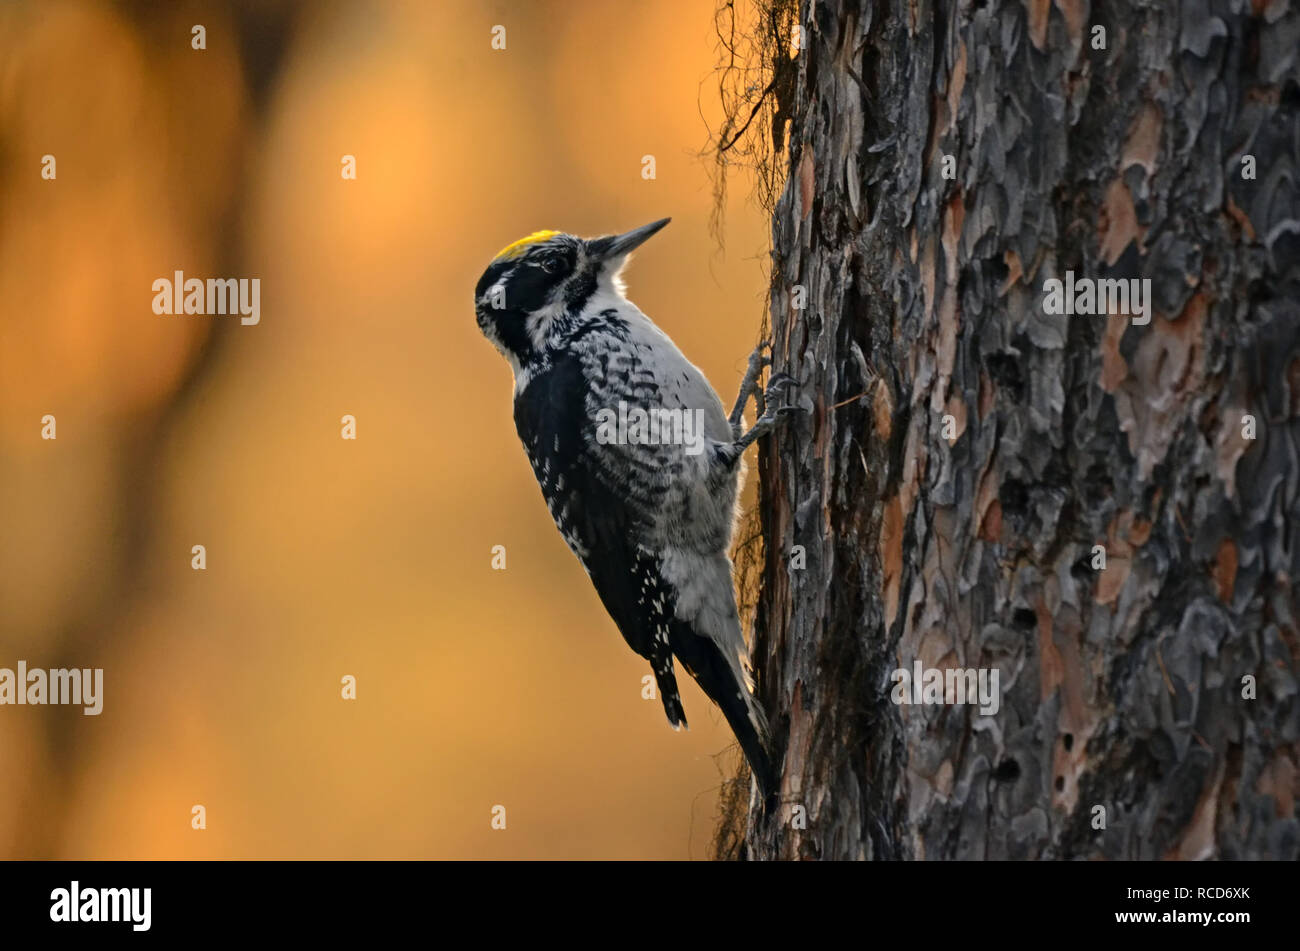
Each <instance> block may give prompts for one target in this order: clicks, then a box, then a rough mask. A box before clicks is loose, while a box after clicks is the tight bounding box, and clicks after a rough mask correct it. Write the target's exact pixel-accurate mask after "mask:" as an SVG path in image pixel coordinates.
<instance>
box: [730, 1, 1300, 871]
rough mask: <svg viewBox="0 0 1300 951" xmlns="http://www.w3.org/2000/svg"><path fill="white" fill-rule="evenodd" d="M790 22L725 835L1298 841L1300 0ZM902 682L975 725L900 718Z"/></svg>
mask: <svg viewBox="0 0 1300 951" xmlns="http://www.w3.org/2000/svg"><path fill="white" fill-rule="evenodd" d="M777 2H778V3H779V0H777ZM798 22H799V23H800V24H801V25H802V33H803V49H802V50H801V51H800V52H799V53H798V54H797V56H796V57H795V59H794V61H793V68H794V71H795V73H796V74H797V77H796V79H795V84H794V87H793V88H792V96H793V98H792V99H791V100H790V101H789V102H788V103H787V104H786V106H785V107H783V110H782V111H783V112H784V111H788V113H789V117H790V119H791V126H790V130H789V145H788V147H789V153H788V158H789V176H788V181H787V183H786V187H785V190H784V192H783V193H782V195H781V197H780V199H779V200H778V202H777V205H776V209H775V215H774V243H775V248H774V258H773V261H774V264H773V276H772V299H771V318H772V330H773V337H774V341H775V348H774V349H775V366H774V370H777V371H783V372H786V373H789V374H791V375H792V376H793V377H795V379H796V380H798V381H799V383H800V384H801V391H802V397H801V398H802V399H803V401H804V403H805V406H806V408H807V410H808V412H806V413H804V414H800V415H798V416H796V417H794V418H793V419H792V421H791V422H790V423H789V424H788V425H787V426H786V427H785V429H784V430H783V431H781V432H779V434H778V435H777V436H775V437H774V438H773V440H772V442H771V444H770V445H768V446H766V447H764V449H763V450H762V453H761V456H760V478H761V485H760V511H761V518H762V520H763V535H764V537H765V538H766V539H767V565H766V568H765V570H764V574H763V578H762V585H763V587H762V593H761V596H760V599H759V603H758V607H757V613H756V619H755V628H756V630H755V637H756V642H757V644H756V657H757V659H758V660H757V665H758V668H759V669H758V679H759V685H760V693H761V695H762V697H763V700H764V702H765V703H766V705H767V707H768V710H769V712H770V713H771V715H772V725H773V735H774V737H775V739H774V743H775V745H776V747H777V749H776V758H777V761H778V762H779V761H780V760H781V759H782V757H784V765H783V767H782V792H781V806H780V808H779V809H778V810H776V811H774V812H772V813H771V814H768V815H765V814H764V813H763V810H762V808H761V805H760V804H757V803H756V804H754V806H753V807H752V808H751V811H750V814H749V817H748V828H747V829H746V831H745V835H744V842H745V852H746V853H747V854H748V855H749V856H750V857H753V858H825V859H832V858H834V859H839V858H963V859H982V858H991V859H995V858H1130V859H1152V858H1202V857H1217V858H1229V859H1238V858H1262V857H1274V858H1295V857H1296V856H1297V854H1298V853H1300V826H1298V825H1297V815H1296V805H1295V803H1296V793H1297V785H1298V784H1297V760H1298V759H1300V750H1298V748H1297V734H1298V732H1300V714H1298V712H1297V711H1298V704H1297V681H1296V671H1297V668H1298V666H1300V664H1298V661H1300V657H1298V655H1300V639H1298V636H1297V627H1296V623H1297V622H1296V618H1297V608H1296V596H1295V589H1294V584H1295V581H1296V579H1297V578H1298V577H1300V505H1298V504H1297V496H1298V494H1300V303H1298V301H1300V293H1298V292H1297V289H1298V287H1300V197H1298V195H1297V188H1296V179H1297V176H1298V175H1300V132H1298V131H1297V130H1298V129H1300V4H1288V3H1287V2H1286V0H1184V2H1180V3H1163V2H1161V3H1139V2H1114V3H1091V4H1090V3H1089V2H1087V0H1055V2H1049V0H1024V2H1013V0H990V2H970V0H960V2H959V0H882V2H878V3H872V2H870V0H814V2H812V3H811V4H809V3H808V2H807V0H804V3H803V4H802V6H801V9H800V10H799V12H798ZM1098 28H1101V29H1098ZM788 65H789V64H787V66H788ZM946 156H951V157H952V158H951V160H950V162H949V164H948V171H949V172H950V173H951V177H945V174H944V173H945V157H946ZM1252 165H1253V173H1254V175H1253V177H1251V172H1252V168H1251V166H1252ZM1067 271H1072V272H1073V274H1074V277H1075V279H1076V280H1081V279H1092V280H1095V279H1102V278H1124V279H1131V278H1136V279H1149V280H1150V285H1149V287H1150V295H1151V297H1150V303H1151V310H1150V320H1149V322H1145V323H1144V322H1143V320H1142V316H1141V315H1140V314H1136V315H1134V316H1132V317H1129V316H1123V315H1120V314H1117V313H1114V312H1112V314H1111V315H1110V316H1107V315H1106V311H1105V309H1102V310H1101V312H1100V313H1101V315H1100V316H1086V315H1080V314H1076V315H1072V316H1066V315H1065V314H1052V313H1049V312H1048V310H1049V309H1050V305H1049V304H1047V303H1046V302H1045V282H1046V281H1047V280H1049V279H1053V278H1056V279H1061V280H1062V281H1065V280H1066V279H1067V274H1066V272H1067ZM1141 286H1142V285H1141V284H1139V285H1138V288H1140V287H1141ZM1080 303H1083V302H1080ZM801 305H802V306H801ZM1129 309H1130V311H1133V310H1137V309H1138V308H1137V299H1136V298H1134V299H1133V300H1132V301H1131V305H1130V308H1129ZM1251 418H1253V427H1254V431H1253V436H1254V438H1253V439H1252V438H1250V436H1251V435H1252V433H1251V426H1252V421H1251ZM796 546H802V548H799V547H796ZM1096 546H1100V547H1096ZM1099 553H1100V554H1101V555H1104V558H1105V567H1104V568H1101V567H1096V566H1098V565H1099V564H1100V559H1099ZM918 661H919V662H920V663H921V665H922V668H923V669H930V668H935V669H939V670H947V669H950V668H951V669H956V668H963V669H965V668H971V669H981V668H982V669H986V670H988V671H990V672H993V671H996V672H997V674H998V676H999V684H1000V690H999V695H1000V706H999V709H998V710H997V712H996V713H992V714H991V715H984V714H983V713H981V710H980V707H979V706H978V705H973V704H964V705H963V704H957V703H946V704H944V703H940V704H935V703H921V704H914V703H898V702H895V698H896V695H897V694H898V693H899V691H898V689H897V688H896V685H895V680H894V676H893V675H894V672H895V670H897V669H904V670H907V671H908V672H909V674H910V673H911V672H912V671H913V670H914V665H915V664H916V662H918ZM912 689H913V688H911V687H908V688H907V690H906V694H907V697H908V699H911V698H912V696H913V695H912ZM948 699H952V698H951V697H949V698H948Z"/></svg>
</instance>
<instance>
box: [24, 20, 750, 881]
mask: <svg viewBox="0 0 1300 951" xmlns="http://www.w3.org/2000/svg"><path fill="white" fill-rule="evenodd" d="M713 15H714V0H674V2H662V0H655V2H649V0H643V2H629V3H611V2H602V0H587V2H573V0H567V2H553V3H532V2H530V3H471V2H462V3H456V2H438V3H426V2H410V3H375V4H367V3H306V4H297V3H287V2H283V3H277V2H253V0H248V2H245V3H234V4H187V3H183V2H181V3H109V2H102V3H93V2H60V0H33V2H18V3H9V4H5V5H3V6H0V568H2V570H0V667H8V668H14V667H16V665H17V662H18V661H19V660H25V661H26V662H27V664H28V665H29V667H37V666H41V667H65V666H66V667H102V668H104V684H105V686H104V693H105V696H104V710H103V713H102V714H101V715H100V716H98V717H88V716H83V714H82V712H81V708H80V707H58V706H44V707H39V706H37V707H33V706H0V776H3V778H4V781H3V783H0V856H3V857H8V858H94V859H107V858H130V859H134V858H267V859H275V858H505V857H521V858H638V857H651V858H687V857H691V858H703V857H705V856H706V855H707V851H708V844H709V839H710V836H711V834H712V831H713V827H714V823H715V813H716V807H717V796H718V787H719V784H720V783H721V782H722V781H723V780H724V779H726V778H728V777H729V776H730V771H731V768H732V764H733V762H734V755H735V754H734V744H733V741H732V738H731V735H730V733H729V731H728V730H727V728H726V725H725V723H724V722H723V720H722V718H721V716H720V714H719V713H718V712H717V711H716V709H714V708H713V706H712V705H711V704H710V703H709V702H708V700H707V699H706V698H705V697H704V696H703V695H702V694H701V693H700V692H699V690H698V689H697V688H696V687H695V685H694V683H691V682H690V681H689V678H685V679H683V680H682V681H681V682H682V683H683V687H684V689H685V691H686V692H685V695H684V699H685V704H686V711H687V715H688V716H689V718H690V722H691V730H690V731H689V732H683V733H680V734H677V733H674V732H673V731H672V730H671V729H670V728H669V727H668V725H667V722H666V720H665V718H664V714H663V710H662V706H661V704H660V702H659V701H658V700H657V699H655V700H644V699H642V697H641V689H642V684H641V677H642V676H643V675H645V674H647V673H649V667H648V665H647V664H646V663H645V662H644V661H643V660H641V659H640V658H639V657H637V656H636V655H634V654H633V653H632V652H631V651H630V650H629V649H628V648H627V646H626V645H625V644H624V642H623V640H622V638H621V637H620V636H619V634H618V632H617V630H616V629H615V628H614V626H613V624H612V622H611V621H610V620H609V619H608V617H607V616H606V614H605V613H604V611H603V609H602V608H601V605H600V603H599V601H598V599H597V597H596V595H595V593H594V591H593V590H592V588H591V585H590V583H589V581H588V579H587V577H586V575H585V573H584V572H583V570H582V569H581V567H580V566H579V564H578V562H577V561H576V559H574V558H573V556H572V555H571V554H570V553H569V551H568V549H567V548H566V547H565V545H564V543H563V541H562V539H561V538H560V535H559V534H558V532H556V530H555V528H554V526H553V524H552V522H551V520H550V517H549V515H548V514H547V511H546V507H545V505H544V504H543V502H542V499H541V495H540V492H539V490H538V488H537V485H536V483H535V481H534V479H533V476H532V474H531V472H530V470H529V468H528V465H527V462H526V460H525V457H524V454H523V452H522V450H521V448H520V446H519V444H518V439H517V437H516V436H515V433H514V425H513V421H512V419H511V399H510V387H511V379H510V372H509V369H508V367H507V365H506V363H505V361H504V360H502V359H501V357H500V356H499V355H498V354H497V353H496V352H495V351H494V350H493V349H492V347H491V346H490V345H489V344H488V343H487V342H486V341H485V340H484V339H483V338H482V337H481V336H480V334H479V331H478V328H477V327H476V326H475V322H474V315H473V308H472V292H473V288H474V284H475V282H476V281H477V279H478V277H479V274H480V273H481V271H482V269H483V268H484V267H485V266H486V264H487V262H488V261H489V260H490V258H491V257H492V256H493V255H494V254H495V253H496V252H497V250H498V249H499V248H501V247H502V246H503V245H505V244H507V243H508V242H510V241H512V240H514V239H516V238H518V237H520V236H521V235H523V234H526V233H528V232H531V231H533V230H536V229H539V228H556V229H560V230H565V231H571V232H574V233H578V234H600V233H607V232H612V231H623V230H626V229H628V228H632V227H634V226H637V225H641V224H644V223H645V222H648V221H651V220H653V219H655V218H659V217H663V216H668V215H671V216H672V218H673V223H672V224H671V225H670V226H669V228H668V229H666V230H665V231H664V232H663V233H662V234H661V235H659V236H657V237H656V238H655V239H654V240H652V241H651V242H650V243H649V244H648V245H646V247H645V248H644V249H643V250H642V251H641V252H640V253H639V254H638V256H637V259H636V260H635V261H634V262H633V264H632V266H631V267H630V269H629V271H628V274H627V276H628V282H629V286H630V291H629V296H630V297H631V299H632V300H633V301H634V302H635V303H637V304H638V305H639V306H640V307H641V308H642V309H643V310H645V311H646V312H647V313H648V314H650V315H651V317H652V318H654V319H655V320H656V321H657V322H658V323H659V324H660V326H662V327H663V328H664V329H665V330H666V331H667V332H668V333H669V334H670V335H671V336H672V337H673V338H674V339H675V340H676V341H677V343H678V344H679V345H680V346H681V347H682V349H683V350H684V351H685V352H686V354H687V355H688V356H689V357H690V358H691V359H692V360H693V361H694V362H696V363H697V364H698V365H699V366H700V367H701V368H702V369H703V370H704V372H705V373H706V375H707V376H708V377H709V379H710V380H711V381H712V382H713V383H714V385H715V387H716V388H717V389H718V390H719V392H720V393H721V395H722V397H723V400H724V402H725V403H727V405H728V406H729V405H730V401H731V399H732V398H733V397H734V394H735V388H736V386H737V384H738V381H739V379H740V375H741V372H742V370H743V368H744V362H745V357H746V355H747V353H748V351H749V350H750V348H751V347H752V346H753V344H754V342H755V341H756V338H757V329H758V323H759V319H760V317H761V315H762V308H763V297H764V292H765V287H766V279H765V276H764V274H765V271H764V259H765V254H766V251H765V249H766V247H767V230H768V225H767V219H766V216H765V215H764V214H763V213H762V212H761V211H760V210H759V209H757V208H756V207H754V206H753V205H752V204H750V203H749V202H748V200H747V197H748V194H749V184H748V182H747V180H745V179H744V178H743V177H742V176H740V174H739V173H737V175H735V176H733V179H732V180H731V181H730V182H729V194H730V196H731V197H730V198H729V200H728V205H727V209H726V211H727V215H726V223H727V226H726V232H725V235H724V237H725V253H724V252H723V251H722V250H721V249H720V248H719V245H718V243H717V242H716V241H715V240H714V238H713V237H711V236H710V234H709V229H708V219H709V213H710V210H711V207H712V202H713V196H712V189H711V182H710V179H709V168H708V160H707V159H703V158H701V157H700V154H699V153H700V151H701V149H702V148H703V147H704V146H705V145H706V143H707V141H708V131H709V129H710V128H716V127H717V126H718V125H719V122H720V116H719V114H718V113H719V106H718V103H717V101H716V91H715V81H714V79H713V78H712V76H711V73H712V70H713V67H714V64H715V61H716V59H717V49H716V45H717V44H716V37H715V35H714V29H713ZM194 24H202V25H203V26H204V27H205V30H206V49H203V50H195V49H193V48H192V47H191V39H192V33H191V27H192V26H193V25H194ZM495 25H502V26H505V28H506V49H505V50H493V49H492V47H491V39H492V33H491V31H492V28H493V26H495ZM46 154H49V155H53V156H54V157H55V160H56V162H57V165H56V170H57V177H56V178H55V179H54V180H45V179H43V178H42V176H41V169H42V156H44V155H46ZM348 154H350V155H354V156H355V157H356V168H357V179H356V180H355V181H348V180H345V179H344V178H343V177H342V176H341V174H340V170H341V167H342V166H341V160H342V157H343V156H344V155H348ZM647 154H649V155H653V156H654V157H655V161H656V173H657V174H656V178H655V179H654V180H651V181H647V180H644V179H643V178H642V174H641V171H642V156H644V155H647ZM178 269H180V270H183V271H184V272H185V274H186V276H187V277H201V278H209V277H213V278H216V277H223V278H224V277H244V278H253V277H256V278H260V279H261V322H260V324H258V325H256V326H243V325H241V324H240V323H239V321H238V319H237V318H230V317H210V316H158V315H156V314H154V313H153V311H152V308H151V304H152V300H153V296H154V292H153V290H152V282H153V281H154V280H155V279H157V278H161V277H167V278H170V277H171V276H172V272H173V271H175V270H178ZM46 414H51V415H54V416H55V417H56V419H57V439H55V440H43V439H42V438H41V429H42V424H41V419H42V417H43V416H44V415H46ZM344 414H353V415H354V416H355V417H356V420H357V439H356V440H355V441H345V440H343V439H342V438H340V430H341V423H340V419H341V417H342V416H343V415H344ZM751 468H752V467H751ZM200 544H201V545H204V546H205V547H206V551H207V568H206V570H203V571H196V570H193V569H192V568H191V558H192V557H193V556H192V554H191V549H192V546H194V545H200ZM494 545H504V546H505V549H506V553H507V555H506V557H507V568H506V570H504V571H494V570H493V569H492V548H493V546H494ZM344 675H352V676H355V677H356V678H357V699H356V700H355V701H349V700H344V699H343V698H342V697H341V678H342V677H343V676H344ZM196 804H202V805H203V806H204V807H205V808H206V811H207V828H206V829H204V830H201V831H198V830H194V829H192V828H191V808H192V806H194V805H196ZM495 805H503V806H505V807H506V817H507V823H506V829H505V830H504V831H497V830H493V829H492V828H491V824H490V823H491V810H492V808H493V806H495Z"/></svg>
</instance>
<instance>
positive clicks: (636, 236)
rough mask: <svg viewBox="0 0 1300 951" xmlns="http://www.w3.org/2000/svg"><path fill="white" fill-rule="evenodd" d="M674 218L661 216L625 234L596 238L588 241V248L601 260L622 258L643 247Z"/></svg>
mask: <svg viewBox="0 0 1300 951" xmlns="http://www.w3.org/2000/svg"><path fill="white" fill-rule="evenodd" d="M672 220H673V219H671V218H660V219H659V220H658V221H652V222H650V224H648V225H642V226H641V227H640V228H634V229H633V230H631V231H628V232H626V233H624V234H614V235H607V236H606V237H603V238H594V239H592V240H591V241H588V242H587V248H588V250H589V251H590V252H591V254H592V256H593V257H595V258H597V259H598V260H601V261H608V260H611V259H614V258H621V257H623V256H624V255H625V254H629V253H631V252H632V251H635V250H636V249H637V248H639V247H641V245H643V244H645V243H646V241H648V240H649V239H650V237H651V235H653V234H655V233H656V232H658V231H660V230H661V229H662V228H663V227H664V225H666V224H668V222H670V221H672Z"/></svg>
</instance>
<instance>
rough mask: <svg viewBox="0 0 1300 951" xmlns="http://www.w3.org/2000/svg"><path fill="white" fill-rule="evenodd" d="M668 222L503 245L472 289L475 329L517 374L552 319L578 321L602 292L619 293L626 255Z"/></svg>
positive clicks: (547, 234)
mask: <svg viewBox="0 0 1300 951" xmlns="http://www.w3.org/2000/svg"><path fill="white" fill-rule="evenodd" d="M668 221H669V219H668V218H664V219H662V220H660V221H656V222H653V223H651V224H648V225H646V226H644V227H642V228H637V229H636V230H635V231H629V232H627V233H626V234H620V235H606V236H604V237H600V238H587V239H583V238H577V237H574V236H573V235H571V234H564V233H562V232H559V231H538V232H535V233H533V234H530V235H529V236H528V237H526V238H521V239H519V240H518V241H516V242H514V243H513V244H510V245H507V246H506V247H505V248H503V249H502V250H501V252H500V253H499V254H498V255H497V256H496V258H494V259H493V261H492V263H491V264H489V265H488V267H487V270H486V271H484V272H483V276H482V277H481V278H479V282H478V287H476V288H475V289H474V310H475V315H476V317H477V318H478V325H479V329H481V330H482V331H483V334H484V335H485V336H486V337H487V338H488V339H489V340H491V341H492V343H493V344H494V345H495V346H496V348H497V349H498V350H500V351H501V352H502V354H504V355H505V357H506V359H507V360H509V361H510V363H511V366H512V367H513V368H514V369H515V371H516V374H517V373H518V370H519V368H520V367H523V366H527V365H528V363H529V362H531V361H532V360H533V359H534V358H535V357H536V356H537V355H538V354H539V353H540V352H541V351H543V350H544V349H545V348H546V341H547V338H548V337H549V335H550V333H551V331H552V330H553V329H554V327H555V324H556V322H557V320H561V319H563V318H570V319H579V318H580V317H581V316H582V314H583V312H584V310H585V309H586V308H587V305H588V304H589V303H590V302H591V301H592V299H593V298H594V297H596V295H597V293H598V292H599V291H601V290H607V291H610V292H612V293H616V294H620V295H621V294H622V285H621V282H620V281H619V278H618V274H619V271H620V270H622V267H623V264H624V262H625V261H626V260H627V256H628V254H630V253H631V252H632V251H633V250H634V249H635V248H637V247H639V246H640V245H641V244H642V243H643V242H644V241H645V240H646V239H647V238H649V237H650V236H651V235H653V234H654V233H655V232H656V231H658V230H659V229H660V228H662V227H663V226H664V225H666V224H668Z"/></svg>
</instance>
